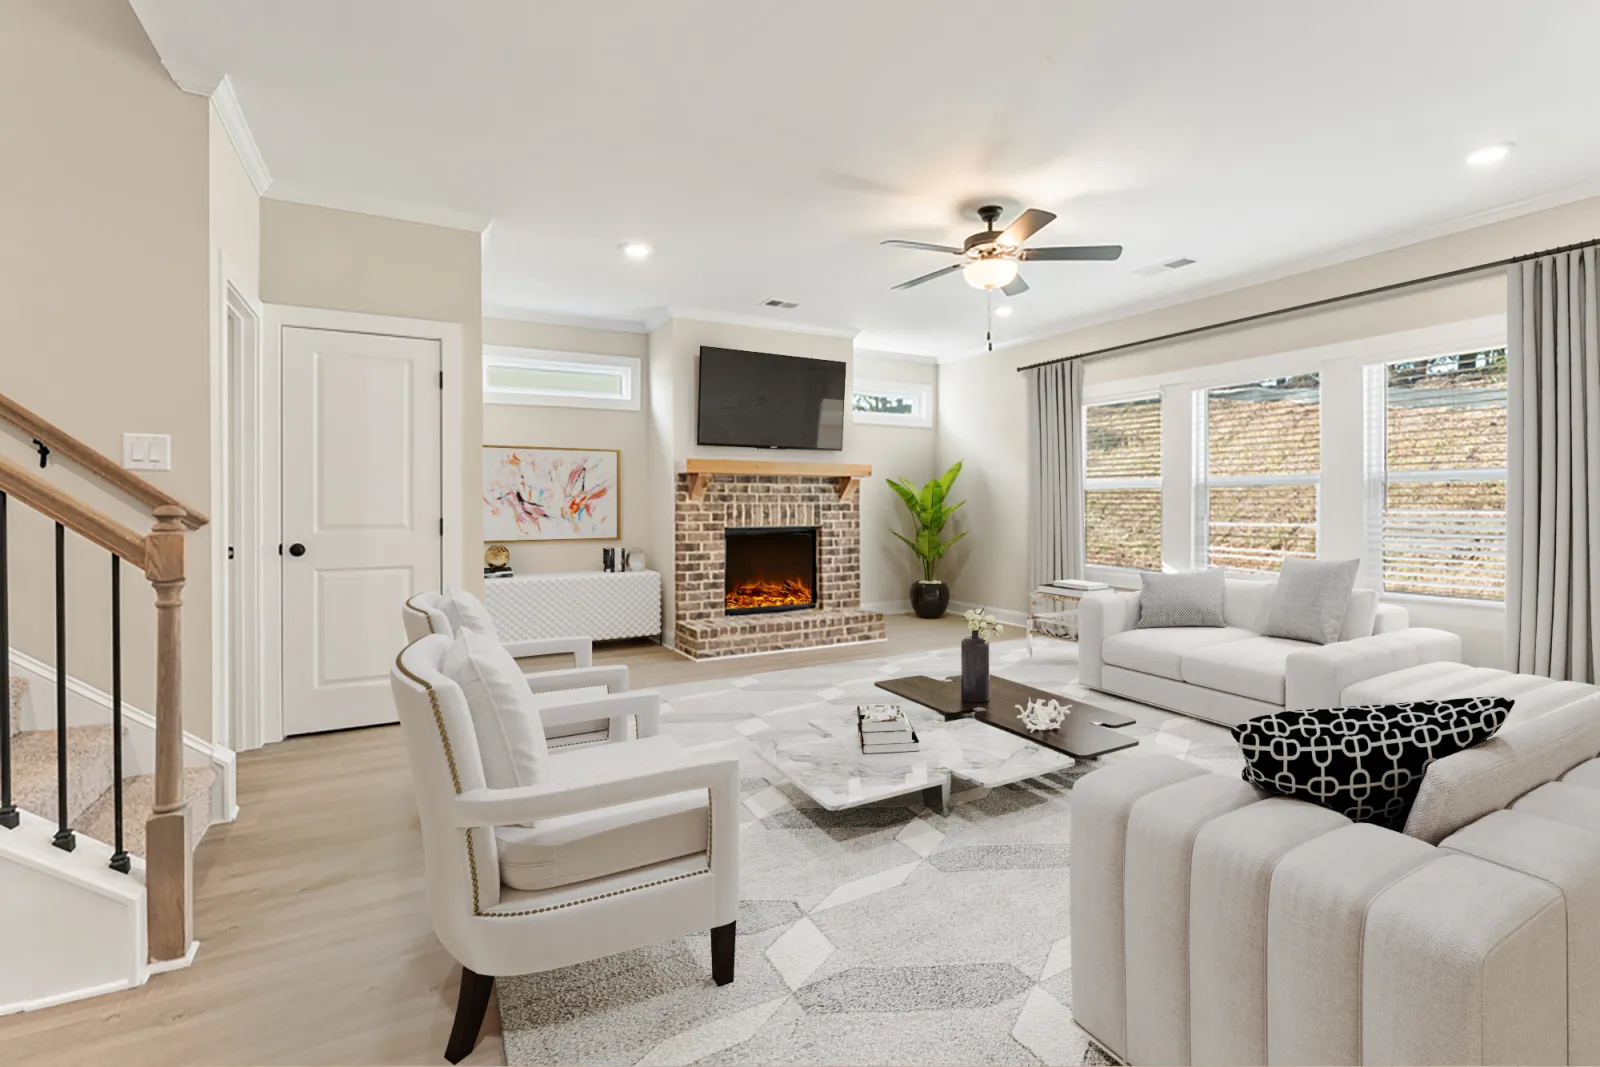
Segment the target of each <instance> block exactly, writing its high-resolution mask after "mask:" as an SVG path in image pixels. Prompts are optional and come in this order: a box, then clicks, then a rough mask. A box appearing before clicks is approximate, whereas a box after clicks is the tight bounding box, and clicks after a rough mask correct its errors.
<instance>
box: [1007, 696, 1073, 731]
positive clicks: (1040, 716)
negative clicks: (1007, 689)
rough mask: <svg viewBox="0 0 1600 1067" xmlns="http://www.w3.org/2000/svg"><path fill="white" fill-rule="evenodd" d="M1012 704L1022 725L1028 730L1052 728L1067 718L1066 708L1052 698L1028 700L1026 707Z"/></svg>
mask: <svg viewBox="0 0 1600 1067" xmlns="http://www.w3.org/2000/svg"><path fill="white" fill-rule="evenodd" d="M1014 706H1015V707H1016V709H1017V717H1018V718H1019V719H1021V720H1022V725H1024V726H1026V727H1027V728H1028V729H1030V730H1054V729H1055V728H1056V727H1057V726H1060V725H1061V724H1062V723H1063V722H1066V720H1067V709H1066V708H1064V707H1062V706H1061V705H1060V704H1059V703H1057V702H1056V701H1054V700H1030V701H1028V706H1027V707H1023V706H1022V705H1021V704H1017V705H1014Z"/></svg>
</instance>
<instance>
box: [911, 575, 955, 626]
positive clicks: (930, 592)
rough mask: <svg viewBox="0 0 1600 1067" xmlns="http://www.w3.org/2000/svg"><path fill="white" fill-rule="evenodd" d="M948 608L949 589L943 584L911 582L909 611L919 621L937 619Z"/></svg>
mask: <svg viewBox="0 0 1600 1067" xmlns="http://www.w3.org/2000/svg"><path fill="white" fill-rule="evenodd" d="M949 606H950V587H949V586H948V585H945V584H944V583H943V582H912V583H911V610H912V611H914V612H916V613H917V618H919V619H938V618H942V617H943V616H944V611H945V609H946V608H948V607H949Z"/></svg>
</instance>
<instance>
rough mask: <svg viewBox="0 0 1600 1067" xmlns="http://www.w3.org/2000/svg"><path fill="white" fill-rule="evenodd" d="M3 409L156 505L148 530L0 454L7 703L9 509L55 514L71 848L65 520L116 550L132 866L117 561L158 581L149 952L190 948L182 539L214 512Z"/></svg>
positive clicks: (39, 441) (7, 745) (61, 763)
mask: <svg viewBox="0 0 1600 1067" xmlns="http://www.w3.org/2000/svg"><path fill="white" fill-rule="evenodd" d="M0 420H4V421H6V422H9V423H11V424H12V425H13V426H16V427H17V428H18V429H20V430H22V431H23V433H24V434H27V435H30V436H32V437H33V439H34V444H35V445H36V446H37V447H38V448H39V450H40V457H41V466H42V465H44V457H46V456H50V455H54V456H56V457H58V458H60V459H62V460H66V461H68V462H69V463H71V464H73V465H74V466H76V467H78V468H80V469H81V470H83V471H85V472H86V473H88V474H90V475H93V476H94V477H96V478H97V479H98V480H99V481H101V482H102V483H105V484H106V486H107V487H108V488H109V489H111V490H113V491H116V492H119V493H121V494H123V495H124V496H127V497H130V498H132V499H133V500H134V501H136V502H138V503H140V504H142V505H144V506H145V507H148V508H150V509H151V514H152V515H153V516H154V518H155V520H156V521H155V525H154V526H153V527H152V529H151V530H150V532H149V533H147V534H143V535H141V534H138V533H136V532H135V531H134V530H132V529H130V528H129V527H127V526H125V525H123V524H122V523H120V522H118V521H116V520H115V519H112V518H110V517H108V516H107V515H105V514H104V513H102V512H100V511H99V510H97V509H95V508H93V507H91V506H89V505H87V504H85V503H83V502H81V501H79V500H77V499H75V498H74V497H73V496H71V495H70V494H68V493H66V492H64V491H62V490H61V489H59V488H57V487H55V486H54V485H52V484H50V483H49V482H46V481H45V480H44V479H42V478H40V477H39V476H37V475H35V474H33V473H32V472H30V471H28V470H27V469H25V468H23V467H21V466H19V465H18V464H16V463H14V462H12V461H10V460H8V459H5V458H4V457H0V650H5V654H0V689H3V691H4V692H5V693H6V696H7V701H8V705H7V716H8V719H9V715H10V714H11V712H10V692H11V661H10V655H9V649H10V636H11V635H10V618H11V612H10V602H9V598H10V583H9V579H8V576H9V573H10V559H9V545H8V533H9V531H8V518H7V512H8V509H9V506H10V503H11V501H12V500H15V501H17V502H18V503H21V504H24V505H26V506H27V507H29V508H32V509H33V510H34V511H37V512H39V513H40V514H41V515H43V516H44V517H46V518H48V519H51V520H53V521H54V522H55V623H56V634H55V636H56V687H55V688H56V692H55V696H56V716H55V719H56V802H57V828H56V833H55V835H54V837H53V838H52V843H53V844H54V845H55V846H56V847H57V848H61V849H64V850H67V851H71V850H73V849H74V848H75V847H76V843H77V842H76V836H75V834H74V832H73V830H72V827H71V826H70V825H69V808H68V796H67V787H68V784H69V776H68V773H67V756H68V736H69V735H68V731H67V659H66V656H67V642H66V632H67V626H66V609H67V597H66V544H67V541H66V538H67V533H68V531H71V533H72V534H74V535H75V536H78V537H82V538H84V539H85V540H87V541H89V542H90V543H92V544H94V545H97V546H99V547H100V548H102V549H104V550H105V551H107V552H109V553H110V554H111V618H110V640H111V691H112V713H111V714H112V764H113V767H112V806H113V825H114V831H113V832H114V837H115V840H114V841H113V842H112V847H113V852H112V858H111V864H110V865H111V867H112V868H113V869H114V870H118V871H121V872H123V873H127V872H128V871H129V870H131V867H132V862H131V860H130V858H129V856H128V853H127V851H126V850H125V848H124V845H123V829H124V828H123V812H122V801H123V797H122V703H123V702H122V590H121V577H122V574H121V565H122V563H123V562H124V561H126V562H127V563H128V564H130V565H131V566H134V567H137V568H139V569H140V570H141V571H143V572H144V575H145V577H146V578H147V579H148V580H149V582H150V584H151V586H152V587H153V588H154V591H155V610H156V693H155V708H154V715H155V721H156V738H155V775H154V778H155V803H154V807H153V809H152V812H151V815H150V818H149V820H148V821H147V822H146V824H145V908H146V930H147V937H148V943H149V954H150V959H151V960H153V961H157V960H170V959H177V958H180V957H182V956H184V955H185V954H186V953H187V952H188V950H189V945H190V942H191V941H192V940H193V930H194V873H193V858H192V855H191V853H190V848H189V841H190V833H189V825H188V813H187V809H186V806H185V803H184V796H183V704H182V687H183V686H182V682H183V673H182V664H183V624H182V607H183V596H182V594H183V586H184V578H185V575H184V547H185V538H186V535H187V533H188V532H189V531H190V530H194V529H198V528H199V527H201V526H204V525H205V524H206V522H207V521H208V520H207V518H206V516H205V515H204V514H202V513H201V512H198V511H195V510H193V509H191V508H188V507H185V506H184V505H183V504H181V503H179V502H178V501H177V500H175V499H174V498H172V497H171V496H169V495H167V494H166V493H164V492H162V491H161V490H160V489H157V488H156V487H155V486H153V485H151V484H150V483H149V482H147V481H145V480H144V479H142V478H140V477H138V476H137V475H134V474H131V473H129V472H128V471H125V470H123V469H122V468H121V467H119V466H117V465H116V464H115V463H114V462H112V461H111V460H110V459H108V458H107V457H105V456H104V455H102V454H101V453H99V452H97V451H95V450H94V449H92V448H90V447H89V446H88V445H85V444H84V443H83V442H81V441H79V440H78V439H77V438H75V437H73V436H72V435H70V434H68V433H66V431H64V430H61V429H60V428H59V427H56V426H54V425H52V424H50V423H48V422H46V421H44V420H43V419H41V418H39V417H38V416H36V415H34V414H33V413H32V412H30V411H28V410H27V409H26V408H23V407H22V406H21V405H19V404H17V403H16V402H15V401H13V400H11V399H9V398H7V397H5V396H3V395H0ZM11 756H12V752H11V724H10V722H9V721H8V722H7V723H6V728H5V729H4V730H0V828H5V829H15V828H16V827H17V826H18V825H20V815H19V814H18V812H17V809H16V806H15V804H14V802H13V797H12V765H11Z"/></svg>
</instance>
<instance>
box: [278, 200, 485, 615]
mask: <svg viewBox="0 0 1600 1067" xmlns="http://www.w3.org/2000/svg"><path fill="white" fill-rule="evenodd" d="M261 299H262V300H263V301H265V302H266V303H269V304H288V305H293V306H297V307H313V308H328V309H332V310H336V311H356V312H363V313H366V314H369V315H394V316H399V317H403V318H412V319H428V320H432V321H435V322H454V323H459V324H460V325H461V334H462V360H461V377H462V380H461V382H460V391H461V430H462V450H461V451H462V457H461V460H462V482H461V484H462V496H463V501H462V514H461V516H460V519H461V524H462V526H461V545H462V555H463V557H464V559H463V573H464V575H465V582H466V585H467V587H468V588H472V589H480V590H481V589H482V587H483V544H482V542H483V511H482V508H481V506H480V505H479V502H478V494H477V493H476V492H474V487H475V486H478V485H481V484H482V482H483V475H482V465H481V458H480V454H479V450H478V447H477V446H478V445H479V443H481V442H482V440H483V348H482V344H481V342H480V335H481V332H482V323H483V265H482V246H481V244H480V238H479V235H478V234H476V233H472V232H469V231H466V230H453V229H448V228H446V227H442V226H427V225H423V224H422V223H417V222H402V221H400V220H398V219H389V218H379V217H378V216H376V215H362V214H358V213H356V212H353V211H337V210H334V209H332V208H324V207H310V206H307V205H305V204H293V203H289V202H287V201H283V200H271V199H268V200H263V201H262V202H261ZM446 518H447V520H448V516H447V517H446Z"/></svg>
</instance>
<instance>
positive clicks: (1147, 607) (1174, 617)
mask: <svg viewBox="0 0 1600 1067" xmlns="http://www.w3.org/2000/svg"><path fill="white" fill-rule="evenodd" d="M1140 581H1141V583H1142V584H1141V585H1140V587H1139V621H1138V622H1137V623H1135V624H1134V628H1135V629H1145V630H1147V629H1152V628H1156V627H1167V626H1226V625H1227V623H1225V622H1223V621H1222V591H1223V584H1222V568H1220V567H1213V568H1211V569H1210V570H1203V571H1195V572H1193V573H1191V574H1155V573H1153V572H1152V573H1146V574H1145V575H1143V576H1142V578H1141V579H1140Z"/></svg>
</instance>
